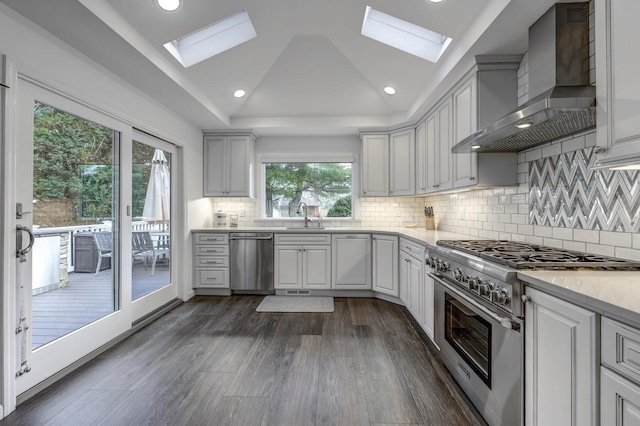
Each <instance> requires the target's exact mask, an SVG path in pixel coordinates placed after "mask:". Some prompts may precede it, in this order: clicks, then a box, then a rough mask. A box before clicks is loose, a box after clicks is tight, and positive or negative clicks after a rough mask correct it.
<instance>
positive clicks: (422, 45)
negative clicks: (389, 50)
mask: <svg viewBox="0 0 640 426" xmlns="http://www.w3.org/2000/svg"><path fill="white" fill-rule="evenodd" d="M360 33H361V34H362V35H363V36H365V37H369V38H372V39H374V40H376V41H379V42H380V43H384V44H386V45H389V46H391V47H395V48H396V49H400V50H402V51H403V52H407V53H409V54H411V55H415V56H418V57H419V58H422V59H426V60H427V61H430V62H437V61H438V59H440V56H442V54H443V53H444V51H445V50H446V49H447V47H449V44H451V41H452V40H451V38H450V37H447V36H444V35H442V34H438V33H436V32H434V31H431V30H428V29H426V28H422V27H420V26H418V25H415V24H412V23H410V22H407V21H403V20H402V19H399V18H396V17H395V16H391V15H387V14H386V13H383V12H380V11H378V10H375V9H372V8H371V6H367V8H366V10H365V13H364V21H363V22H362V31H360Z"/></svg>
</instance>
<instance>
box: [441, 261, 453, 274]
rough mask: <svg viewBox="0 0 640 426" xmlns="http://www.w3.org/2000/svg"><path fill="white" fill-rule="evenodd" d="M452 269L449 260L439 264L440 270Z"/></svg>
mask: <svg viewBox="0 0 640 426" xmlns="http://www.w3.org/2000/svg"><path fill="white" fill-rule="evenodd" d="M450 269H451V267H450V266H449V264H448V263H447V262H442V263H440V265H438V270H439V271H440V272H448V271H449V270H450Z"/></svg>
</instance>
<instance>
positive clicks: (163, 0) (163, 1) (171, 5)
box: [157, 0, 180, 12]
mask: <svg viewBox="0 0 640 426" xmlns="http://www.w3.org/2000/svg"><path fill="white" fill-rule="evenodd" d="M157 1H158V6H160V7H161V8H162V9H164V10H166V11H167V12H173V11H174V10H177V9H178V8H179V7H180V0H157Z"/></svg>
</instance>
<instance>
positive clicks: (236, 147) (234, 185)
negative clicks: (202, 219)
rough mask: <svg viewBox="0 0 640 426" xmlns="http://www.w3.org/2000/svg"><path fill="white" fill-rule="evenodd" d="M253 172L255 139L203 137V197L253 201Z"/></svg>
mask: <svg viewBox="0 0 640 426" xmlns="http://www.w3.org/2000/svg"><path fill="white" fill-rule="evenodd" d="M254 168H255V138H254V136H252V135H205V137H204V171H203V172H204V196H205V197H253V196H254V173H255V172H254Z"/></svg>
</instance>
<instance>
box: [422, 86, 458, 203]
mask: <svg viewBox="0 0 640 426" xmlns="http://www.w3.org/2000/svg"><path fill="white" fill-rule="evenodd" d="M451 112H452V109H451V97H447V98H445V100H444V101H443V102H442V103H440V104H439V105H438V106H437V107H436V109H435V110H434V111H433V112H432V113H431V114H429V115H428V116H427V118H426V119H425V125H426V131H425V134H426V146H427V149H426V155H427V158H426V159H425V160H424V162H423V164H424V166H425V169H424V170H420V171H418V173H420V174H425V175H426V178H425V180H426V186H427V187H426V191H425V193H430V192H436V191H444V190H446V189H451V188H452V187H453V180H452V167H453V158H452V157H451V142H452V141H453V139H452V137H451V136H452V132H451V130H452V128H451V125H452V115H451Z"/></svg>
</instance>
